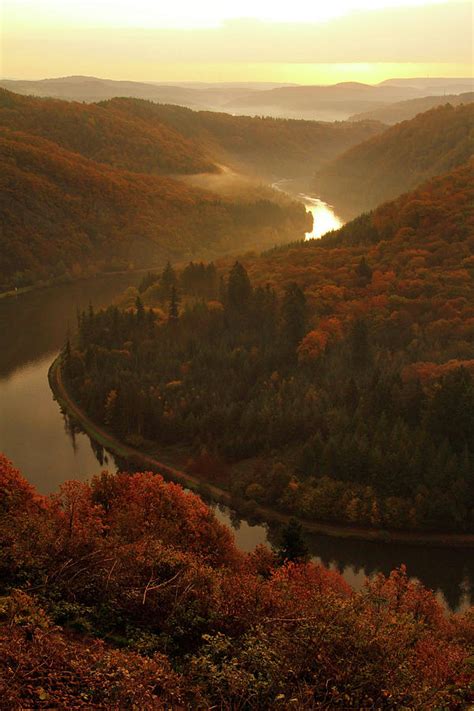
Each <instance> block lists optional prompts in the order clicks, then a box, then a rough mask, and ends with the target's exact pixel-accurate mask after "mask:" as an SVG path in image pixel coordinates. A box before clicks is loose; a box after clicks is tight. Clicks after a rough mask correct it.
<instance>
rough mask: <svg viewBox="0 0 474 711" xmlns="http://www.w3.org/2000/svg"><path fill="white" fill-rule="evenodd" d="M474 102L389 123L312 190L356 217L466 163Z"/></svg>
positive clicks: (322, 174)
mask: <svg viewBox="0 0 474 711" xmlns="http://www.w3.org/2000/svg"><path fill="white" fill-rule="evenodd" d="M473 122H474V104H467V105H462V106H457V107H453V106H450V105H449V104H448V105H447V106H440V107H438V108H435V109H431V110H430V111H427V112H425V113H423V114H419V115H418V116H416V117H415V118H413V119H411V120H410V121H404V122H402V123H400V124H397V125H396V126H392V127H391V128H389V129H387V130H386V131H384V132H383V133H381V134H380V135H378V136H375V137H374V138H371V139H369V140H368V141H364V142H363V143H361V144H359V145H358V146H355V147H354V148H351V149H349V150H348V151H346V153H344V154H343V155H341V156H340V157H338V158H336V160H334V161H332V162H331V163H329V164H328V165H327V166H325V167H324V168H323V169H321V170H320V171H319V172H318V173H317V174H316V178H315V183H314V187H315V190H316V191H317V192H318V193H319V194H320V195H321V196H322V197H323V198H324V199H325V200H327V201H328V202H331V203H336V204H337V206H338V211H339V213H340V214H342V215H343V216H345V217H346V218H347V217H354V216H356V215H357V214H360V213H361V212H364V211H366V210H370V209H372V208H374V207H376V206H377V205H380V204H381V203H383V202H385V201H386V200H390V199H393V198H395V197H397V196H398V195H400V194H401V193H404V192H406V191H408V190H411V189H413V188H415V187H416V186H417V185H419V184H420V183H422V182H423V181H425V180H427V179H428V178H431V177H432V176H435V175H440V174H441V173H444V172H447V171H449V170H451V169H453V168H455V167H456V166H458V165H461V164H462V163H464V162H466V161H467V160H468V159H469V157H470V156H471V155H472V153H473V138H472V126H473Z"/></svg>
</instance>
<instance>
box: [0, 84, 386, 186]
mask: <svg viewBox="0 0 474 711" xmlns="http://www.w3.org/2000/svg"><path fill="white" fill-rule="evenodd" d="M0 126H4V127H7V128H10V129H12V130H16V131H25V132H27V133H31V134H34V135H36V136H41V137H43V138H47V139H48V140H52V141H54V142H55V143H57V144H58V145H60V146H61V147H63V148H65V149H67V150H70V151H74V152H76V153H80V154H81V155H83V156H85V157H86V158H91V159H92V160H95V161H98V162H101V163H107V164H109V165H112V166H114V167H116V168H120V169H125V170H133V171H138V172H145V173H156V174H160V175H165V174H175V173H178V174H179V173H181V174H194V173H206V172H216V171H218V170H219V169H218V167H217V166H216V162H219V163H223V162H230V163H231V164H232V165H233V166H234V167H236V168H239V169H241V170H243V171H244V172H246V171H249V170H250V171H251V172H252V173H254V174H258V175H262V174H263V175H276V176H277V177H291V176H292V175H294V174H296V175H301V174H304V175H311V173H312V171H314V169H315V167H318V166H319V165H322V164H323V163H324V161H327V160H331V159H333V158H335V157H336V156H337V155H339V154H340V153H342V152H343V151H345V150H347V149H348V148H350V147H351V146H354V145H356V144H357V143H360V142H361V141H364V140H366V139H367V138H370V137H371V136H374V135H375V134H377V133H379V132H380V131H382V130H383V126H382V125H381V124H380V123H377V122H372V121H364V122H360V123H356V124H354V123H349V122H339V123H334V124H331V123H320V122H315V121H296V120H285V119H271V118H250V117H248V116H231V115H230V114H224V113H214V112H212V111H192V110H191V109H186V108H183V107H180V106H172V105H165V104H155V103H153V102H151V101H144V100H140V99H112V100H110V101H104V102H101V103H99V104H81V103H78V102H67V101H61V100H56V99H42V98H36V97H28V96H20V95H19V94H14V93H12V92H10V91H7V90H5V89H1V88H0Z"/></svg>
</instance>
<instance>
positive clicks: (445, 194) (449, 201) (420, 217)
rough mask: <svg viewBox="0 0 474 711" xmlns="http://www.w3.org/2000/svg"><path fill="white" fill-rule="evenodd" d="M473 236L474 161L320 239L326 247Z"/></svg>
mask: <svg viewBox="0 0 474 711" xmlns="http://www.w3.org/2000/svg"><path fill="white" fill-rule="evenodd" d="M473 234H474V159H473V158H471V159H470V160H469V161H467V162H466V163H465V164H464V165H461V166H460V167H459V168H456V169H455V170H453V171H451V172H449V173H446V174H444V175H440V176H438V177H436V178H432V179H431V180H428V181H427V182H426V183H423V184H422V185H420V186H419V187H418V188H417V189H416V190H413V191H412V192H408V193H405V194H403V195H401V196H400V197H399V198H397V199H396V200H392V201H390V202H386V203H384V204H382V205H380V207H378V208H376V209H375V210H373V211H372V212H368V213H364V214H362V215H360V216H359V217H356V218H355V219H354V220H352V221H351V222H348V223H347V224H346V225H344V226H343V227H341V228H340V229H339V230H337V232H329V233H328V234H327V235H324V236H323V237H322V239H321V242H320V244H321V245H322V246H324V247H334V246H341V247H342V246H353V245H371V244H375V243H377V242H381V241H383V240H395V241H396V242H397V243H401V244H403V243H405V242H407V241H408V242H410V241H411V242H414V243H416V247H417V248H422V247H423V242H424V241H426V243H427V244H429V243H431V242H432V241H433V240H434V239H439V240H443V241H447V242H457V241H459V240H461V241H462V240H468V239H469V238H472V235H473Z"/></svg>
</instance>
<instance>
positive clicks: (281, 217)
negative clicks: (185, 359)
mask: <svg viewBox="0 0 474 711" xmlns="http://www.w3.org/2000/svg"><path fill="white" fill-rule="evenodd" d="M0 166H1V170H0V188H1V189H0V225H1V227H0V285H1V286H2V287H3V288H8V287H11V286H15V285H16V286H24V285H28V284H31V283H35V282H38V281H39V280H45V279H51V278H53V277H54V278H59V277H63V278H70V277H77V276H81V275H87V274H93V273H95V272H97V271H109V270H117V269H128V268H131V267H139V266H145V265H146V266H149V265H150V264H158V265H159V264H162V263H163V261H165V260H166V259H181V258H188V257H192V256H193V255H198V256H201V257H202V256H207V257H209V256H214V255H217V254H221V253H225V252H228V251H231V250H232V249H235V248H236V247H237V246H239V248H241V247H243V246H245V245H247V247H252V246H255V245H257V244H265V243H266V244H269V245H271V244H275V243H277V242H281V241H288V240H289V239H291V238H292V236H293V235H294V234H298V233H299V234H300V235H301V236H303V234H304V232H305V231H306V230H307V229H308V216H307V213H306V212H305V209H304V207H303V205H300V204H297V203H294V202H290V201H289V200H288V201H286V202H282V203H280V204H277V203H276V202H273V201H271V200H269V199H268V197H267V198H265V197H261V196H259V194H258V191H255V192H254V194H252V195H249V196H248V197H247V198H245V197H242V196H240V197H239V196H236V197H235V199H233V200H231V199H224V198H221V197H219V196H217V195H215V194H213V193H209V192H204V191H202V190H198V189H197V188H192V187H188V186H186V185H185V184H184V183H182V182H178V181H175V180H172V179H170V178H165V177H161V176H151V175H145V174H138V173H132V172H127V171H122V170H118V169H116V168H115V169H114V168H111V167H110V166H105V165H103V164H100V163H95V162H93V161H91V160H89V159H87V158H84V157H82V156H80V155H78V154H77V153H72V152H70V151H67V150H65V149H64V148H62V147H60V146H59V145H57V144H55V143H53V142H51V141H47V140H45V139H44V138H40V137H38V136H33V135H30V134H26V133H21V132H13V131H10V130H8V129H5V128H3V129H0Z"/></svg>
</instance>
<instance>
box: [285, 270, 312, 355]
mask: <svg viewBox="0 0 474 711" xmlns="http://www.w3.org/2000/svg"><path fill="white" fill-rule="evenodd" d="M281 319H282V331H281V335H282V340H283V342H284V344H286V346H287V347H288V349H289V350H290V351H294V350H295V348H296V346H297V345H298V343H299V342H300V341H301V339H302V338H303V337H304V335H305V333H306V321H307V318H306V297H305V295H304V293H303V291H302V289H301V288H300V287H299V286H298V284H295V283H293V284H289V285H288V286H287V287H286V290H285V294H284V297H283V303H282V306H281Z"/></svg>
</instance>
